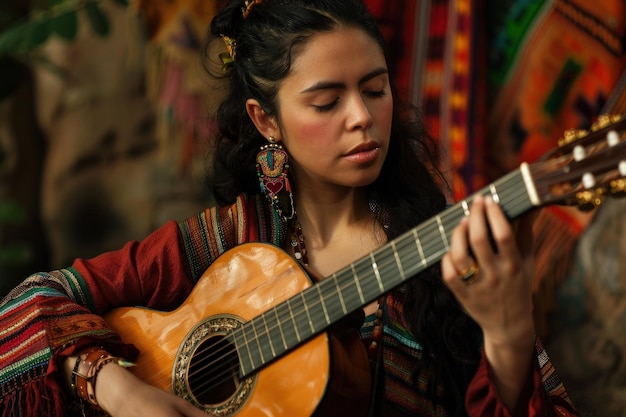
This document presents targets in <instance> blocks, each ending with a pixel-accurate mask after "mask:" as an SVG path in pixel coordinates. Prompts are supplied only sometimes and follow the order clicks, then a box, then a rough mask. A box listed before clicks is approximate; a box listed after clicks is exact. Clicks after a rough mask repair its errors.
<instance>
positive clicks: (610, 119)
mask: <svg viewBox="0 0 626 417" xmlns="http://www.w3.org/2000/svg"><path fill="white" fill-rule="evenodd" d="M621 119H622V116H621V115H619V114H601V115H600V116H598V119H597V120H596V121H595V123H593V125H591V130H592V131H594V132H596V131H598V130H600V129H602V128H605V127H607V126H609V125H612V124H613V123H617V122H619V121H620V120H621Z"/></svg>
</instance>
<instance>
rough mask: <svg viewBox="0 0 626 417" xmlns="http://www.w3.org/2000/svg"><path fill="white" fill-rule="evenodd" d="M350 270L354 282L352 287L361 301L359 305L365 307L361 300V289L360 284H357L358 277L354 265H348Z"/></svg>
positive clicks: (363, 300) (363, 301)
mask: <svg viewBox="0 0 626 417" xmlns="http://www.w3.org/2000/svg"><path fill="white" fill-rule="evenodd" d="M350 270H351V271H352V278H353V280H354V286H355V287H356V289H357V291H358V293H359V300H361V304H362V305H365V303H366V301H365V298H363V289H362V288H361V283H360V282H359V277H358V275H357V274H356V270H355V269H354V264H352V265H350Z"/></svg>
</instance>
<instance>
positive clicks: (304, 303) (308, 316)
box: [300, 292, 315, 334]
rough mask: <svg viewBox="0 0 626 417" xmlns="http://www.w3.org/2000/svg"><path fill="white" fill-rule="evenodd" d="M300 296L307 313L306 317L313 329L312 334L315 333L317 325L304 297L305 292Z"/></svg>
mask: <svg viewBox="0 0 626 417" xmlns="http://www.w3.org/2000/svg"><path fill="white" fill-rule="evenodd" d="M300 298H301V299H302V306H303V307H304V312H305V313H306V319H307V322H308V323H309V328H310V329H311V334H313V333H315V327H314V326H313V321H312V320H311V314H309V307H308V305H307V302H306V300H305V299H304V292H301V293H300Z"/></svg>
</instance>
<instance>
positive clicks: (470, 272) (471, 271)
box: [459, 264, 479, 284]
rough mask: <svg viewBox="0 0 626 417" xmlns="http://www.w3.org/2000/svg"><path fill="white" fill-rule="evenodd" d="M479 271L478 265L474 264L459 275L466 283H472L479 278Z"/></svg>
mask: <svg viewBox="0 0 626 417" xmlns="http://www.w3.org/2000/svg"><path fill="white" fill-rule="evenodd" d="M478 272H479V268H478V265H476V264H473V265H471V266H470V267H469V268H465V269H464V270H463V271H461V275H460V276H459V278H460V279H461V281H463V282H464V283H465V284H471V283H472V282H474V281H476V279H477V278H478Z"/></svg>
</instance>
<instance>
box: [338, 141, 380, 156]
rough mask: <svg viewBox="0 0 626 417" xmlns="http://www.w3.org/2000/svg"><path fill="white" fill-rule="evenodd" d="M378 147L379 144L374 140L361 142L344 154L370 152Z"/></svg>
mask: <svg viewBox="0 0 626 417" xmlns="http://www.w3.org/2000/svg"><path fill="white" fill-rule="evenodd" d="M378 148H380V145H379V144H378V143H376V142H367V143H362V144H360V145H358V146H356V147H354V148H352V149H351V150H350V151H349V152H348V153H347V154H346V156H351V155H355V154H359V153H363V152H371V151H373V150H375V149H378Z"/></svg>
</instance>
